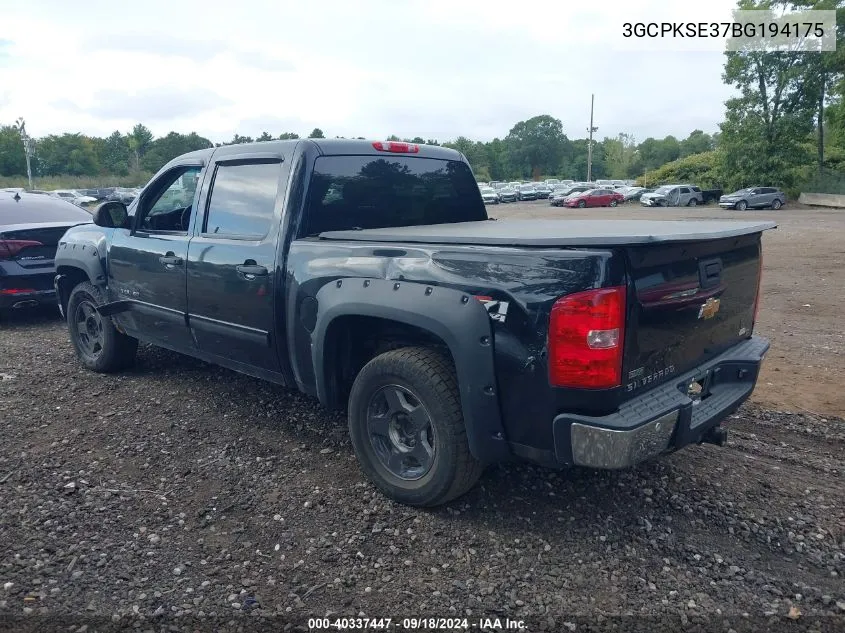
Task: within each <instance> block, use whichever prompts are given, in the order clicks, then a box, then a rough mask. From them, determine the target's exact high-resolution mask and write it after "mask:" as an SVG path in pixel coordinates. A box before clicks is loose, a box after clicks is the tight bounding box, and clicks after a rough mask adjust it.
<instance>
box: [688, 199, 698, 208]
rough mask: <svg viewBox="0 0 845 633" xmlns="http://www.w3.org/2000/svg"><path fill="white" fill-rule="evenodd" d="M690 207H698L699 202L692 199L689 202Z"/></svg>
mask: <svg viewBox="0 0 845 633" xmlns="http://www.w3.org/2000/svg"><path fill="white" fill-rule="evenodd" d="M687 206H688V207H696V206H698V200H697V199H695V198H690V200H689V202H687Z"/></svg>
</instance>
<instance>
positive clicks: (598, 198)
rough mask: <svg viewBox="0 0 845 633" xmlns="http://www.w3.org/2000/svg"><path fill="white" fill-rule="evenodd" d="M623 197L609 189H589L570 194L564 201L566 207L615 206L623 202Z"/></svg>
mask: <svg viewBox="0 0 845 633" xmlns="http://www.w3.org/2000/svg"><path fill="white" fill-rule="evenodd" d="M624 200H625V197H624V196H623V195H622V194H621V193H618V192H616V191H612V190H611V189H590V190H588V191H582V192H580V193H578V194H576V195H574V196H570V197H568V198H567V199H566V202H565V203H564V204H565V206H567V207H579V208H582V209H583V208H584V207H615V206H617V205H618V204H619V203H620V202H623V201H624Z"/></svg>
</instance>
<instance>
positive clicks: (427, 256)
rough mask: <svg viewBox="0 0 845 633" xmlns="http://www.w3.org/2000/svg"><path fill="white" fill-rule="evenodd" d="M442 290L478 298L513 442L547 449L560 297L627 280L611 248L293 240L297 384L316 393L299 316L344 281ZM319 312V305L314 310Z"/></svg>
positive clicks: (290, 268)
mask: <svg viewBox="0 0 845 633" xmlns="http://www.w3.org/2000/svg"><path fill="white" fill-rule="evenodd" d="M350 277H351V278H373V279H387V280H395V281H402V282H415V283H420V284H428V285H432V286H441V287H445V288H451V289H455V290H460V291H462V292H466V293H468V294H470V295H472V296H475V297H481V300H482V301H483V302H484V303H485V305H486V307H487V309H488V313H489V314H490V315H491V322H492V326H493V332H494V349H495V354H494V358H495V375H496V380H497V382H498V385H497V390H498V393H499V406H500V408H501V413H502V418H503V422H504V425H505V428H506V433H507V439H508V440H510V441H512V442H517V443H525V444H531V445H535V446H536V445H542V444H541V443H540V440H541V438H545V440H544V441H546V444H545V445H546V446H549V445H550V442H551V440H550V438H551V419H552V418H553V416H554V413H555V410H556V408H557V404H556V402H557V396H556V395H555V394H554V393H553V390H552V389H550V387H549V384H548V370H547V365H546V339H547V334H548V317H549V311H550V310H551V306H552V304H553V303H554V302H555V300H556V299H557V298H559V297H560V296H562V295H566V294H570V293H572V292H577V291H580V290H584V289H589V288H594V287H600V286H604V285H612V284H617V283H621V280H622V279H623V278H624V264H623V262H622V260H621V257H618V256H617V255H616V254H614V252H613V251H609V250H601V249H592V250H579V249H547V248H543V249H531V248H510V247H486V246H456V245H449V246H429V245H420V244H390V245H386V244H384V243H366V242H354V243H353V242H346V243H344V242H340V241H327V240H319V239H316V238H308V239H302V240H296V241H294V242H292V244H291V248H290V251H289V254H288V261H287V279H288V293H287V305H286V309H285V313H286V317H287V319H286V323H287V326H288V332H287V339H288V345H289V349H290V350H291V364H292V369H293V372H294V375H295V377H296V380H297V383H298V384H299V385H300V386H301V387H302V388H304V389H305V390H306V391H307V392H311V393H313V392H314V384H315V376H314V367H313V365H312V360H311V333H310V331H309V330H308V329H307V328H306V327H305V325H303V324H302V323H301V322H300V319H299V316H300V314H301V313H302V305H303V302H313V301H314V300H316V296H317V293H318V291H319V290H320V289H321V288H322V287H323V286H325V285H326V284H328V283H331V282H334V281H336V280H338V279H346V278H350ZM316 310H317V311H318V312H319V306H316Z"/></svg>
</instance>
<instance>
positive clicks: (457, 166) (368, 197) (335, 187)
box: [304, 156, 487, 235]
mask: <svg viewBox="0 0 845 633" xmlns="http://www.w3.org/2000/svg"><path fill="white" fill-rule="evenodd" d="M305 218H306V222H305V224H306V226H305V228H304V235H315V234H318V233H322V232H323V231H342V230H348V229H357V228H360V229H375V228H383V227H393V226H419V225H425V224H444V223H452V222H472V221H477V220H486V219H487V211H485V209H484V203H483V201H482V200H481V195H480V194H479V191H478V187H477V186H476V184H475V178H474V177H473V175H472V171H470V169H469V167H468V166H467V165H466V164H465V163H463V162H460V161H455V160H441V159H431V158H409V157H405V156H396V157H390V158H382V157H373V156H320V157H319V158H317V159H316V161H315V163H314V174H313V176H312V177H311V186H310V189H309V193H308V203H307V209H306V214H305Z"/></svg>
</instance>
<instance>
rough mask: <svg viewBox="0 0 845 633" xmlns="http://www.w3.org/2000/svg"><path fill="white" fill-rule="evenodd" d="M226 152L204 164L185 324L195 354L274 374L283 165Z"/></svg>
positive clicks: (276, 365) (272, 159)
mask: <svg viewBox="0 0 845 633" xmlns="http://www.w3.org/2000/svg"><path fill="white" fill-rule="evenodd" d="M226 150H229V151H228V152H227V151H225V150H224V151H222V152H221V150H218V151H217V153H215V161H214V162H213V163H212V164H211V165H210V166H209V178H210V180H211V186H210V188H208V187H207V188H206V191H205V192H204V193H203V195H202V202H201V206H202V208H203V209H204V214H203V216H202V217H201V218H199V219H198V221H197V226H196V227H195V230H194V233H195V236H194V238H193V239H192V240H191V244H190V247H189V249H188V322H189V325H190V328H191V332H192V335H193V337H194V340H195V341H196V344H197V347H198V348H199V349H200V351H202V352H205V353H206V354H210V355H215V356H219V357H221V358H223V359H226V360H227V361H234V362H236V363H243V364H245V365H248V366H250V367H255V368H258V369H262V370H267V371H273V372H277V371H279V359H278V355H277V354H276V342H275V340H274V336H275V333H276V332H280V331H282V329H281V327H280V325H278V324H276V321H275V320H279V319H281V318H282V315H281V314H278V315H277V314H276V310H275V301H276V293H277V292H280V288H281V280H280V279H279V275H280V274H277V266H276V245H277V243H278V240H279V230H280V224H281V207H282V199H283V195H284V186H283V184H282V183H283V182H284V181H285V178H284V177H285V176H286V175H287V173H288V170H287V169H284V163H283V161H282V157H281V156H277V157H252V158H250V157H249V155H246V156H244V155H233V156H230V155H229V152H234V151H237V149H236V148H235V149H230V148H226ZM227 156H228V157H229V158H228V160H227ZM274 319H275V320H274Z"/></svg>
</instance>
